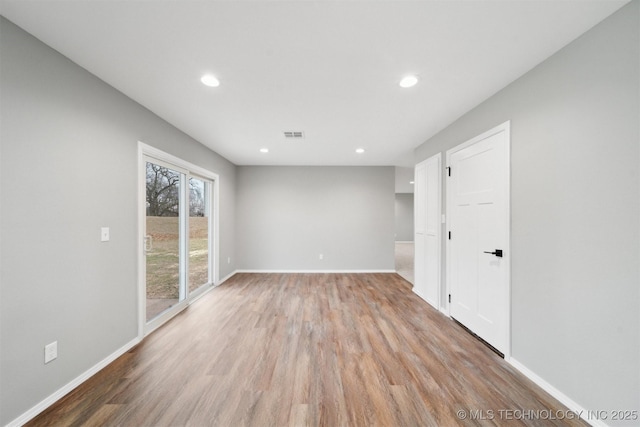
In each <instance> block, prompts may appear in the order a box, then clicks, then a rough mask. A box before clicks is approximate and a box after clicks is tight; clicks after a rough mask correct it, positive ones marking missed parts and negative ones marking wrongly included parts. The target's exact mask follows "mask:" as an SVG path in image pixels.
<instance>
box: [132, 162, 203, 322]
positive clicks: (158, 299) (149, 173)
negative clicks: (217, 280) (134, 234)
mask: <svg viewBox="0 0 640 427" xmlns="http://www.w3.org/2000/svg"><path fill="white" fill-rule="evenodd" d="M143 161H144V172H145V180H144V181H145V182H144V184H145V212H144V213H145V220H144V224H143V234H144V237H143V257H144V262H143V264H142V265H141V267H143V270H144V275H143V281H144V284H143V285H144V309H143V311H144V323H145V325H146V326H145V327H144V330H145V331H147V332H148V331H150V330H152V329H154V328H155V327H157V326H159V325H160V324H162V323H163V322H164V321H166V320H168V319H169V318H170V317H172V316H173V315H174V314H175V313H177V312H178V311H180V310H181V309H182V308H184V307H185V306H186V304H188V302H189V301H190V300H191V299H193V298H194V297H195V296H197V295H199V294H200V293H202V292H203V291H204V290H205V289H206V288H207V287H208V286H210V285H211V284H212V283H213V281H214V275H213V274H212V270H213V266H214V262H213V256H212V255H213V250H214V245H213V239H212V238H213V229H214V227H213V221H212V212H213V206H212V200H213V191H214V183H215V181H214V179H211V178H206V177H205V176H201V175H196V174H194V173H192V172H191V170H190V169H189V168H185V167H184V164H183V165H176V164H173V163H171V162H166V161H164V160H160V159H156V158H154V157H151V156H147V155H145V156H143Z"/></svg>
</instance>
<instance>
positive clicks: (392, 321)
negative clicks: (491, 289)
mask: <svg viewBox="0 0 640 427" xmlns="http://www.w3.org/2000/svg"><path fill="white" fill-rule="evenodd" d="M410 286H411V285H410V284H409V283H408V282H406V281H405V280H404V279H402V278H401V277H400V276H398V275H397V274H236V275H235V276H234V277H232V278H231V279H230V280H228V281H227V282H225V283H224V284H223V285H221V286H219V287H217V288H215V289H213V290H212V291H211V292H209V293H208V294H206V295H205V296H204V297H202V298H201V299H200V300H198V301H197V302H196V303H194V304H193V305H191V306H190V307H189V308H188V309H186V310H185V311H183V312H182V313H181V314H180V315H178V316H177V317H175V318H174V319H173V320H172V321H170V322H169V323H168V324H166V325H164V326H163V327H162V328H160V329H158V330H157V331H156V332H154V333H153V334H151V335H150V336H148V337H147V338H146V339H145V340H144V341H143V342H142V343H140V344H139V345H137V346H136V347H135V348H133V349H131V351H129V352H127V353H126V354H124V355H123V356H122V357H120V358H119V359H117V360H116V361H114V362H113V363H112V364H111V365H109V366H108V367H106V368H105V369H103V370H102V371H101V372H99V373H98V374H96V375H95V376H94V377H92V378H91V379H89V380H88V381H86V382H85V383H84V384H82V385H81V386H79V387H78V388H77V389H75V390H74V391H73V392H71V393H70V394H68V395H67V396H65V397H64V398H63V399H61V400H60V401H58V402H57V403H56V404H54V405H53V406H51V407H50V408H49V409H47V410H46V411H45V412H43V413H42V414H40V415H39V416H38V417H36V418H35V419H33V420H32V421H31V422H30V423H29V424H28V425H30V426H232V427H236V426H330V427H334V426H445V427H446V426H457V425H465V426H466V425H468V426H485V425H486V426H503V425H504V426H522V425H527V426H565V425H567V426H584V425H586V424H585V423H583V422H582V421H581V420H578V419H568V418H572V417H571V414H570V413H569V414H568V415H567V412H565V411H567V409H566V408H565V407H563V406H562V405H561V404H560V403H559V402H558V401H556V400H555V399H553V398H552V397H551V396H549V395H548V394H547V393H545V392H544V391H542V390H541V389H540V388H539V387H537V386H536V385H535V384H533V383H532V382H531V381H529V380H528V379H527V378H525V377H524V376H523V375H521V374H520V373H519V372H517V371H516V370H515V369H514V368H513V367H511V366H510V365H509V364H508V363H506V362H505V361H504V360H502V359H501V358H500V357H498V356H497V355H496V354H495V353H493V352H492V351H491V350H490V349H488V348H487V347H485V346H484V345H483V344H482V343H480V342H479V341H478V340H476V339H475V338H473V337H472V336H471V335H470V334H468V333H467V332H465V331H464V330H463V329H462V328H461V327H460V326H459V325H457V324H456V323H455V322H453V321H452V320H451V319H448V318H447V317H446V316H443V315H442V314H441V313H439V312H438V311H436V310H434V309H433V308H431V307H430V306H429V305H428V304H427V303H426V302H424V301H422V300H421V299H420V298H418V297H417V296H416V295H414V294H413V293H412V292H411V287H410ZM523 411H524V412H523ZM560 418H564V419H560Z"/></svg>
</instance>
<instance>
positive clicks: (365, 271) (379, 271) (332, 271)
mask: <svg viewBox="0 0 640 427" xmlns="http://www.w3.org/2000/svg"><path fill="white" fill-rule="evenodd" d="M235 272H236V273H284V274H288V273H291V274H293V273H320V274H322V273H334V274H335V273H337V274H339V273H395V272H396V271H395V270H236V271H235Z"/></svg>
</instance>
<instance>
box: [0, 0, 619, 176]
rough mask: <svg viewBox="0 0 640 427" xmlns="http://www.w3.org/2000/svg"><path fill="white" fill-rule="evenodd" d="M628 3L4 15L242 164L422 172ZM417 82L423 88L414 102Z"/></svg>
mask: <svg viewBox="0 0 640 427" xmlns="http://www.w3.org/2000/svg"><path fill="white" fill-rule="evenodd" d="M625 3H626V0H625V1H616V0H600V1H480V0H476V1H253V2H249V1H233V2H232V1H149V0H147V1H99V0H84V1H65V0H58V1H5V0H2V1H0V14H2V15H3V16H5V17H6V18H8V19H9V20H11V21H13V22H14V23H16V24H17V25H19V26H20V27H22V28H24V29H25V30H26V31H28V32H29V33H31V34H33V35H35V36H36V37H37V38H39V39H40V40H42V41H44V42H45V43H46V44H48V45H49V46H51V47H53V48H55V49H56V50H58V51H59V52H61V53H62V54H64V55H66V56H67V57H69V58H71V59H72V60H73V61H75V62H76V63H78V64H79V65H81V66H82V67H84V68H86V69H87V70H89V71H90V72H92V73H93V74H95V75H97V76H98V77H100V78H101V79H102V80H104V81H106V82H107V83H109V84H111V85H112V86H114V87H115V88H117V89H118V90H120V91H122V92H123V93H125V94H126V95H128V96H129V97H131V98H133V99H134V100H136V101H137V102H139V103H140V104H142V105H144V106H145V107H147V108H148V109H149V110H151V111H153V112H154V113H156V114H157V115H158V116H160V117H162V118H163V119H165V120H166V121H168V122H169V123H172V124H173V125H174V126H176V127H178V128H179V129H181V130H182V131H184V132H185V133H187V134H189V135H191V136H192V137H193V138H195V139H197V140H198V141H200V142H202V143H203V144H205V145H207V146H208V147H210V148H211V149H213V150H215V151H216V152H218V153H220V154H221V155H223V156H225V157H226V158H227V159H229V160H231V161H232V162H234V163H236V164H239V165H264V164H273V165H284V164H289V165H294V164H295V165H399V166H412V165H413V154H412V153H413V149H414V148H415V147H416V146H418V145H420V144H421V143H422V142H424V141H425V140H426V139H428V138H429V137H431V136H432V135H434V134H435V133H437V132H438V131H440V130H442V129H443V128H444V127H446V126H447V125H449V124H450V123H452V122H453V121H454V120H455V119H457V118H458V117H460V116H461V115H462V114H464V113H465V112H467V111H469V110H470V109H471V108H473V107H475V106H476V105H478V104H479V103H480V102H482V101H483V100H485V99H487V98H488V97H489V96H491V95H492V94H494V93H496V92H497V91H499V90H500V89H502V88H503V87H504V86H506V85H507V84H509V83H510V82H512V81H513V80H515V79H516V78H518V77H519V76H521V75H522V74H524V73H526V72H527V71H529V70H530V69H531V68H533V67H534V66H535V65H537V64H538V63H540V62H541V61H543V60H544V59H546V58H548V57H549V56H550V55H552V54H553V53H554V52H556V51H557V50H559V49H560V48H562V47H563V46H565V45H566V44H567V43H569V42H571V41H572V40H574V39H575V38H577V37H578V36H579V35H580V34H582V33H584V32H585V31H587V30H588V29H589V28H591V27H592V26H594V25H595V24H596V23H598V22H600V21H601V20H603V19H604V18H605V17H607V16H608V15H610V14H611V13H613V12H614V11H615V10H617V9H618V8H620V7H621V6H622V5H624V4H625ZM205 72H210V73H213V74H215V75H216V76H217V77H218V78H219V80H220V82H221V85H220V87H218V88H208V87H205V86H203V85H202V84H201V83H200V81H199V79H200V77H201V75H202V74H203V73H205ZM409 73H415V74H417V75H418V76H419V78H420V82H419V84H418V85H417V86H415V87H414V88H411V89H402V88H400V87H399V86H398V82H399V80H400V79H401V78H402V77H403V76H404V75H406V74H409ZM289 130H293V131H298V130H301V131H304V132H305V139H303V140H301V141H298V142H290V141H287V140H285V138H284V137H283V134H282V133H283V131H289ZM146 142H148V143H151V144H153V141H146ZM262 147H268V148H269V150H270V152H269V153H268V154H262V153H260V152H259V151H258V150H259V149H260V148H262ZM358 147H363V148H365V149H366V152H365V153H364V154H356V153H355V151H354V150H355V149H356V148H358Z"/></svg>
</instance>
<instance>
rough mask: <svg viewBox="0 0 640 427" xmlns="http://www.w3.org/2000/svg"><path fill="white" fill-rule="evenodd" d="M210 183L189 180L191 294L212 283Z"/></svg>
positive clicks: (200, 180) (195, 179)
mask: <svg viewBox="0 0 640 427" xmlns="http://www.w3.org/2000/svg"><path fill="white" fill-rule="evenodd" d="M210 185H211V184H210V183H209V182H208V181H205V180H202V179H198V178H190V179H189V293H192V292H193V291H195V290H197V289H198V288H200V287H201V286H204V285H206V284H208V283H210V282H211V280H210V275H209V265H210V261H209V260H210V257H209V234H210V233H209V223H210V222H209V216H210V215H209V212H210V211H211V209H210V197H209V194H210Z"/></svg>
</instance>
